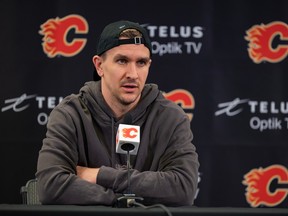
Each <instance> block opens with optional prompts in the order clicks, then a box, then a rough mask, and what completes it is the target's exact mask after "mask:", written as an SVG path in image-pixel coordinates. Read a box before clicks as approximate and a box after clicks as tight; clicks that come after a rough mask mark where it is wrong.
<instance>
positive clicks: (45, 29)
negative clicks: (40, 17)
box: [39, 14, 88, 58]
mask: <svg viewBox="0 0 288 216" xmlns="http://www.w3.org/2000/svg"><path fill="white" fill-rule="evenodd" d="M72 29H74V31H75V34H86V33H87V32H88V24H87V22H86V20H85V19H84V18H83V17H81V16H79V15H75V14H74V15H69V16H66V17H64V18H62V19H60V18H58V17H57V18H55V19H49V20H48V21H46V22H45V23H44V24H42V25H41V30H40V31H39V33H40V34H41V35H43V39H42V41H43V43H42V46H43V51H44V52H45V53H46V54H47V56H48V57H50V58H54V57H55V56H56V55H62V56H66V57H69V56H74V55H76V54H78V53H79V52H80V51H81V50H82V49H83V48H84V46H85V44H86V39H84V38H74V39H72V40H71V41H68V39H67V35H68V33H69V32H71V30H72Z"/></svg>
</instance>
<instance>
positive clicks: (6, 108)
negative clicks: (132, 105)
mask: <svg viewBox="0 0 288 216" xmlns="http://www.w3.org/2000/svg"><path fill="white" fill-rule="evenodd" d="M119 19H128V20H132V21H136V22H139V23H140V24H143V25H144V26H145V28H146V29H147V31H148V32H149V35H150V37H151V40H152V44H153V56H152V66H151V71H150V74H149V77H148V82H153V83H157V84H158V85H159V88H160V89H161V90H163V91H164V92H165V96H166V97H167V98H168V99H171V100H172V101H175V103H177V104H179V106H181V107H182V108H183V109H184V110H185V111H186V113H187V115H189V117H190V119H191V128H192V130H193V133H194V141H193V142H194V144H195V145H196V147H197V151H198V153H199V159H200V164H201V165H200V170H199V171H200V173H199V174H200V178H199V187H198V193H197V196H196V201H195V204H196V205H197V206H200V207H201V206H203V207H210V206H211V207H213V206H215V207H217V206H232V207H242V206H243V207H249V206H250V207H253V208H257V207H270V208H273V207H287V201H288V198H287V194H288V170H287V167H288V143H287V140H288V139H287V138H288V133H287V132H288V131H287V130H288V97H287V96H288V86H287V84H286V82H287V81H288V74H287V73H288V71H287V69H288V65H287V60H288V57H287V54H288V2H287V1H284V0H283V1H281V0H266V1H265V0H261V1H260V0H254V1H250V0H241V1H240V0H234V1H221V0H217V1H216V0H214V1H213V0H194V1H191V2H189V4H188V2H187V1H184V0H183V1H182V0H178V1H175V2H173V3H168V2H167V3H160V2H159V3H157V4H156V2H155V1H147V0H146V1H141V2H137V1H136V2H135V1H129V0H126V1H125V2H123V1H89V0H69V1H68V0H66V1H65V0H58V1H57V0H49V1H48V0H46V1H45V0H44V1H37V0H25V1H23V0H1V1H0V29H1V33H0V42H1V48H0V59H1V64H0V72H1V74H0V76H1V77H0V108H1V111H0V134H1V139H0V152H1V157H0V164H1V165H0V166H1V178H0V203H21V196H20V187H21V186H22V185H24V184H25V183H26V181H27V180H29V179H31V178H34V174H35V171H36V164H37V157H38V151H39V150H40V148H41V145H42V139H43V138H44V136H45V132H46V123H47V119H48V117H49V113H50V112H51V110H52V109H53V108H54V107H55V106H56V105H57V104H58V103H59V101H61V99H62V98H63V97H65V96H67V95H69V94H71V93H78V91H79V89H80V88H81V86H82V85H83V84H84V83H85V82H86V81H90V80H93V66H92V56H93V55H94V54H95V50H96V44H97V38H98V36H99V34H100V32H101V30H102V29H103V27H104V26H105V25H106V24H108V23H110V22H112V21H116V20H119Z"/></svg>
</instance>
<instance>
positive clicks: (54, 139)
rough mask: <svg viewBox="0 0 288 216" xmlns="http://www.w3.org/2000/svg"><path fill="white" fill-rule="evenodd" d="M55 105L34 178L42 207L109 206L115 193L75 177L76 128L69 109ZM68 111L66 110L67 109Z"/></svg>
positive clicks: (76, 162) (76, 155)
mask: <svg viewBox="0 0 288 216" xmlns="http://www.w3.org/2000/svg"><path fill="white" fill-rule="evenodd" d="M66 108H67V107H65V106H64V105H59V106H58V107H56V108H55V109H54V110H53V111H52V112H51V114H50V116H49V122H48V125H47V133H46V138H45V139H44V140H43V146H42V148H41V150H40V151H39V157H38V164H37V172H36V178H37V180H38V193H39V198H40V202H41V203H42V204H79V205H91V204H101V205H112V204H113V203H114V201H115V196H116V195H115V193H114V192H113V190H112V189H107V188H105V187H103V186H101V185H98V184H93V183H90V182H87V181H85V180H82V179H81V178H79V177H77V174H76V166H77V164H78V150H79V149H78V147H77V146H76V144H77V140H78V138H79V137H77V136H80V135H81V134H80V135H79V134H77V129H76V128H77V127H79V125H80V124H78V123H77V122H76V123H75V122H74V121H73V120H72V118H71V114H70V113H71V110H65V109H66ZM67 109H68V108H67Z"/></svg>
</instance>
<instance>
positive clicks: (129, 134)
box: [122, 128, 138, 139]
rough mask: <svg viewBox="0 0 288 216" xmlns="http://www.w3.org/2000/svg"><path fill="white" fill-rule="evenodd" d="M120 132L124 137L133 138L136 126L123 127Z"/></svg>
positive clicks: (135, 134)
mask: <svg viewBox="0 0 288 216" xmlns="http://www.w3.org/2000/svg"><path fill="white" fill-rule="evenodd" d="M122 134H123V137H124V138H131V139H132V138H135V137H136V136H137V134H138V130H137V129H136V128H123V130H122Z"/></svg>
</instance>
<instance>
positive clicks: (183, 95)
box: [164, 89, 195, 121]
mask: <svg viewBox="0 0 288 216" xmlns="http://www.w3.org/2000/svg"><path fill="white" fill-rule="evenodd" d="M164 96H165V98H167V99H169V100H171V101H173V102H175V103H176V104H179V105H180V106H181V107H182V108H183V109H184V110H186V114H187V115H188V117H189V119H190V121H191V120H192V118H193V114H192V113H190V112H191V111H192V110H193V109H194V107H195V101H194V97H193V96H192V94H191V93H190V92H188V91H186V90H183V89H175V90H173V91H170V92H168V93H164ZM188 110H189V111H188Z"/></svg>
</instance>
